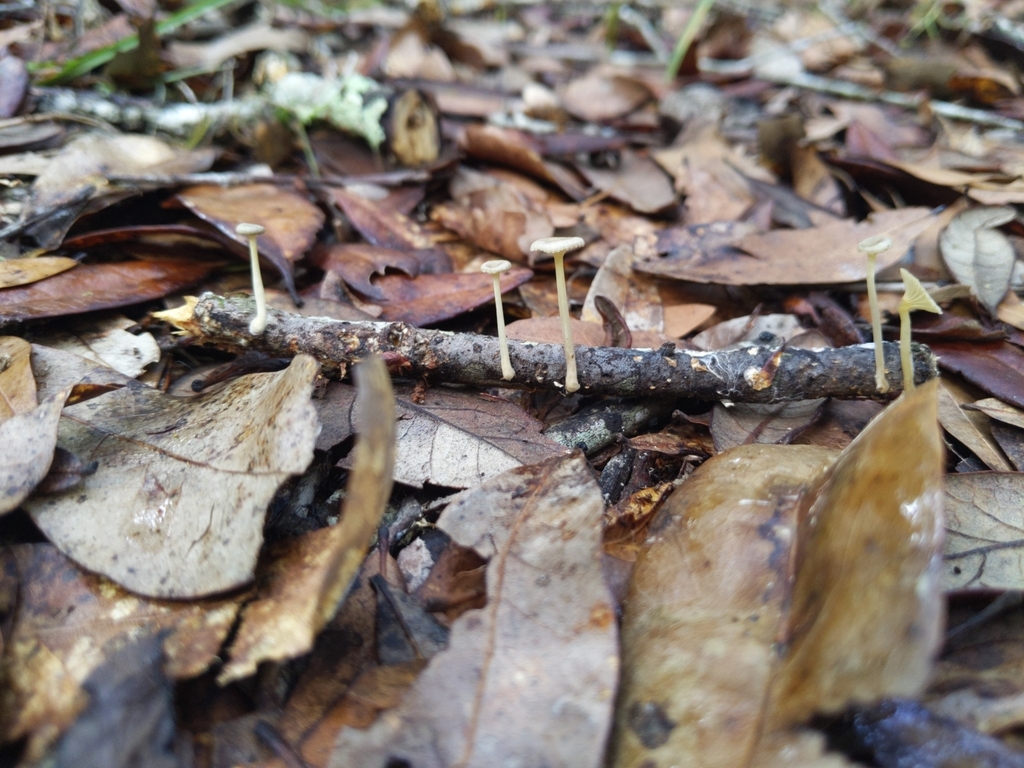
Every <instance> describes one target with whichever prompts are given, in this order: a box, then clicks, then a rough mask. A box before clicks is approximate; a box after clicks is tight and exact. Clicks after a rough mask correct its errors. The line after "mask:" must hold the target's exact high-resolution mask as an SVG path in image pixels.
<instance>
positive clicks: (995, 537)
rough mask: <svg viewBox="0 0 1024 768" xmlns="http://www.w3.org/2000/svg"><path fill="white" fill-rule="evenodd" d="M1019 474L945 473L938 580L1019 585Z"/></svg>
mask: <svg viewBox="0 0 1024 768" xmlns="http://www.w3.org/2000/svg"><path fill="white" fill-rule="evenodd" d="M1022 499H1024V474H1021V473H1019V472H970V473H964V474H951V475H949V477H948V478H946V517H947V522H946V528H947V531H946V533H947V538H946V549H945V557H944V560H945V562H944V568H943V571H944V579H943V586H944V587H945V588H946V589H947V590H961V589H978V590H992V589H1024V515H1022V509H1024V504H1022V503H1021V500H1022Z"/></svg>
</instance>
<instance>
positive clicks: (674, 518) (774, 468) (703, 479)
mask: <svg viewBox="0 0 1024 768" xmlns="http://www.w3.org/2000/svg"><path fill="white" fill-rule="evenodd" d="M835 456H836V453H835V452H834V451H829V450H826V449H821V448H816V447H811V446H786V447H778V446H756V445H747V446H742V447H740V448H735V449H733V450H731V451H728V452H726V453H722V454H719V455H718V456H715V457H713V458H711V459H709V460H708V461H706V462H705V463H704V464H702V465H701V466H700V467H699V468H698V469H697V471H696V472H694V473H693V475H691V476H690V477H689V478H688V479H687V480H686V482H685V483H683V485H682V486H680V487H679V489H678V490H677V491H676V492H675V493H674V494H672V496H670V497H669V499H668V501H666V502H665V504H664V505H663V506H662V508H661V510H660V511H659V512H658V514H657V516H656V517H655V519H654V521H653V522H652V523H651V527H650V529H649V535H648V539H647V542H646V543H645V545H644V547H643V548H642V549H641V551H640V554H639V557H638V558H637V562H636V566H635V568H634V570H633V578H632V582H631V584H630V587H629V594H628V596H627V598H626V600H625V603H624V616H623V620H622V668H623V675H622V682H621V684H620V686H621V687H620V691H619V698H618V711H617V713H616V722H615V735H614V737H613V740H612V751H611V754H612V756H613V757H612V759H611V760H610V761H609V764H611V765H614V766H616V768H625V767H626V766H629V768H638V767H639V766H641V765H648V764H654V765H701V766H709V767H710V766H722V768H726V767H727V766H728V767H730V768H731V767H732V766H738V765H743V764H744V763H745V762H747V759H748V758H749V756H750V755H752V754H754V753H755V748H756V745H757V740H758V736H759V732H760V724H761V721H762V718H763V716H764V713H763V711H762V708H763V706H764V700H765V695H766V692H767V690H768V686H769V683H770V680H771V675H772V672H773V668H774V666H775V664H776V663H777V661H776V654H775V652H774V650H773V647H772V644H773V643H774V642H775V641H776V639H777V638H778V635H779V631H780V628H781V625H782V622H783V621H784V615H785V614H784V612H785V608H786V601H787V597H788V594H787V593H788V586H787V582H788V578H787V577H788V573H789V566H788V564H789V560H790V554H789V552H790V548H791V546H792V537H793V534H794V532H795V529H796V525H797V512H798V510H799V508H800V507H801V506H804V507H806V506H809V505H810V503H811V501H812V500H813V492H814V490H815V488H816V487H817V486H818V485H820V483H821V482H822V480H823V477H824V472H825V471H826V469H827V468H828V467H829V466H830V465H831V464H832V462H833V461H834V460H835Z"/></svg>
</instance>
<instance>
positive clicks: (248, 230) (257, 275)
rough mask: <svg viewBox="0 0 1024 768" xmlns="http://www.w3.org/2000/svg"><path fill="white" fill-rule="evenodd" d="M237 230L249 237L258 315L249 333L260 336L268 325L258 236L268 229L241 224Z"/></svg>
mask: <svg viewBox="0 0 1024 768" xmlns="http://www.w3.org/2000/svg"><path fill="white" fill-rule="evenodd" d="M235 232H237V233H238V234H240V235H241V236H242V237H247V238H249V261H250V262H251V265H252V295H253V296H254V297H255V298H256V317H254V318H253V319H252V322H251V323H249V333H251V334H252V335H253V336H259V335H260V334H261V333H263V329H264V328H266V327H267V295H266V293H264V291H263V274H262V273H261V272H260V254H259V251H258V250H257V248H256V238H258V237H259V236H260V235H262V234H263V233H264V232H266V230H265V229H264V228H263V227H261V226H260V225H259V224H245V223H243V224H239V225H238V226H237V227H235Z"/></svg>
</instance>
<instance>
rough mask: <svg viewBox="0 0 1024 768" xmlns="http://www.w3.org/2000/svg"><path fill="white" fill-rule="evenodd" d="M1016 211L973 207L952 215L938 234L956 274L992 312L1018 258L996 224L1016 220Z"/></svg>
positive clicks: (940, 243) (945, 258) (1008, 283)
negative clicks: (946, 225) (953, 217)
mask: <svg viewBox="0 0 1024 768" xmlns="http://www.w3.org/2000/svg"><path fill="white" fill-rule="evenodd" d="M1016 215H1017V212H1016V211H1015V210H1014V209H1013V208H1009V207H995V206H979V207H978V208H970V209H968V210H966V211H964V212H963V213H961V214H960V215H959V216H957V217H956V218H955V219H953V220H952V221H951V222H950V223H949V226H948V227H946V229H945V231H944V232H943V233H942V235H941V236H940V237H939V250H940V251H941V252H942V258H943V260H944V261H945V262H946V266H947V267H949V271H950V272H952V273H953V277H955V278H956V280H957V282H959V283H961V284H963V285H968V286H970V287H971V292H972V293H973V294H974V295H975V296H977V297H978V301H980V302H981V303H982V305H983V306H984V307H985V309H987V310H988V311H989V313H990V314H992V315H995V313H996V307H997V306H999V302H1000V301H1002V300H1003V296H1005V295H1006V291H1007V290H1008V289H1009V287H1010V276H1011V275H1012V274H1013V264H1014V261H1015V260H1016V258H1017V256H1016V253H1015V252H1014V250H1013V245H1012V244H1011V243H1010V241H1009V240H1008V239H1007V237H1006V235H1004V234H1003V233H1002V232H1000V231H999V230H998V229H996V227H999V226H1002V225H1003V224H1006V223H1007V222H1010V221H1013V219H1014V217H1015V216H1016Z"/></svg>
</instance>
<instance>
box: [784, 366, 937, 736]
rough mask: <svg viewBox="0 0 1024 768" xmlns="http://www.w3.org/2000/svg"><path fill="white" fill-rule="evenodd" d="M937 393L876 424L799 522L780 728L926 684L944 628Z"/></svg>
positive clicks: (915, 398) (931, 388)
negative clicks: (815, 714)
mask: <svg viewBox="0 0 1024 768" xmlns="http://www.w3.org/2000/svg"><path fill="white" fill-rule="evenodd" d="M937 390H938V380H936V379H933V380H932V381H929V382H927V383H926V384H923V385H922V386H920V387H918V388H917V389H915V390H913V391H911V392H905V393H904V394H903V395H901V396H900V397H899V398H898V399H897V400H896V401H895V402H894V403H893V404H892V405H890V406H889V407H888V408H887V409H886V410H885V411H883V412H882V414H881V415H880V416H879V417H878V418H877V419H875V420H874V421H872V422H871V423H870V424H869V425H868V426H867V428H866V429H865V430H864V431H863V432H861V433H860V435H858V436H857V439H856V440H854V441H853V442H852V443H851V444H850V446H849V447H848V448H847V449H845V450H844V451H843V453H842V454H841V455H840V457H839V459H838V461H837V462H836V464H835V466H834V467H833V468H832V469H831V470H830V471H829V477H828V480H827V482H826V484H825V486H824V488H823V489H822V491H821V492H820V494H819V496H818V498H817V500H816V501H815V503H814V505H813V506H812V507H811V509H810V511H809V512H808V513H807V515H806V517H805V518H803V519H802V520H801V522H800V527H799V529H798V531H797V548H796V557H795V560H796V562H795V576H794V581H793V593H792V603H791V607H790V612H789V617H788V620H787V624H788V627H787V633H786V638H785V651H784V652H783V655H782V661H781V664H780V666H779V668H778V671H777V674H776V676H775V679H774V681H773V685H772V691H771V700H770V702H769V703H768V704H767V705H766V712H767V713H768V717H769V719H770V722H771V723H773V724H776V727H777V725H792V724H795V723H800V722H803V721H804V720H805V719H806V718H808V717H810V716H811V715H813V714H814V713H820V712H827V713H835V712H839V711H841V710H842V709H844V708H845V707H847V706H849V705H850V704H851V703H855V702H860V703H863V702H872V701H876V700H878V699H880V698H882V697H887V696H917V695H919V694H920V693H921V692H922V690H923V689H924V686H925V685H926V683H927V682H928V678H929V675H930V671H931V664H932V659H933V656H934V654H935V653H936V652H937V651H938V648H939V644H940V643H941V640H942V628H943V623H944V620H945V603H944V601H943V599H942V592H941V589H942V583H941V582H942V577H941V573H942V562H941V554H942V540H943V530H944V529H943V524H944V518H943V513H942V501H943V492H942V480H943V462H944V456H943V454H944V444H943V442H942V435H941V433H940V431H939V428H938V419H937V415H936V410H937ZM854 616H856V621H855V622H851V617H854Z"/></svg>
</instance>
